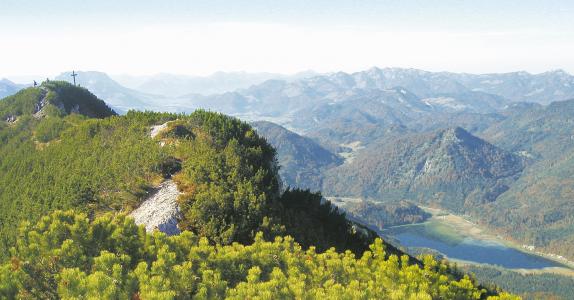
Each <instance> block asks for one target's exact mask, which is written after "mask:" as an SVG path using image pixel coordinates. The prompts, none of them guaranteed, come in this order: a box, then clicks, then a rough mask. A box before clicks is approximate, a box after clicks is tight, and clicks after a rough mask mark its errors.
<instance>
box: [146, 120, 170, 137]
mask: <svg viewBox="0 0 574 300" xmlns="http://www.w3.org/2000/svg"><path fill="white" fill-rule="evenodd" d="M167 123H169V122H165V123H163V124H161V125H155V126H152V127H151V131H150V133H149V136H150V137H151V138H154V137H156V136H157V135H158V134H159V133H160V132H162V131H163V130H164V129H166V128H167Z"/></svg>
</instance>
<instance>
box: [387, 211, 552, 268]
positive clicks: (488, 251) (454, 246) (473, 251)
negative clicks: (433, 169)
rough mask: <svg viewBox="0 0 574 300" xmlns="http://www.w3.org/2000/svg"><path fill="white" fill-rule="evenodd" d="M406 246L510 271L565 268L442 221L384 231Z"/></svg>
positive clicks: (452, 258)
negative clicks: (467, 232)
mask: <svg viewBox="0 0 574 300" xmlns="http://www.w3.org/2000/svg"><path fill="white" fill-rule="evenodd" d="M382 234H383V235H388V236H390V237H392V238H394V239H395V240H397V241H398V242H399V243H400V244H401V245H402V246H404V247H407V248H410V247H424V248H431V249H434V250H436V251H439V252H440V253H442V254H444V255H446V256H447V258H449V259H451V260H463V261H466V262H472V263H481V264H491V265H498V266H501V267H504V268H509V269H540V268H546V267H563V265H562V264H559V263H557V262H555V261H552V260H549V259H546V258H543V257H541V256H537V255H533V254H529V253H526V252H523V251H520V250H518V249H515V248H512V247H508V246H506V245H504V244H503V243H501V242H499V241H496V240H493V239H481V238H479V237H476V236H471V235H465V234H464V233H463V232H458V231H457V230H456V229H455V228H454V227H452V226H449V225H447V224H444V223H443V222H441V221H438V220H432V219H431V221H428V222H425V223H421V224H414V225H404V226H397V227H391V228H389V229H387V230H384V231H383V232H382Z"/></svg>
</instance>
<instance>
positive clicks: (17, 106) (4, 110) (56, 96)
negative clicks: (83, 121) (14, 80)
mask: <svg viewBox="0 0 574 300" xmlns="http://www.w3.org/2000/svg"><path fill="white" fill-rule="evenodd" d="M72 112H74V113H77V114H81V115H84V116H87V117H91V118H105V117H109V116H113V115H115V114H116V113H115V112H114V111H113V110H112V109H110V108H109V107H108V106H107V105H106V103H105V102H104V101H102V100H100V99H98V98H97V97H96V96H94V95H93V94H92V93H90V92H89V91H88V90H86V89H84V88H80V87H77V86H74V85H72V84H70V83H67V82H65V81H51V82H44V83H42V84H41V85H40V86H38V87H31V88H27V89H23V90H21V91H19V92H18V93H16V94H14V95H12V96H9V97H6V98H5V99H3V100H2V101H0V119H1V120H3V121H7V122H14V121H16V119H17V118H18V117H20V116H24V117H26V116H30V115H33V116H34V117H36V118H39V117H43V116H63V115H67V114H70V113H72Z"/></svg>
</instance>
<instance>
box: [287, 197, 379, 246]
mask: <svg viewBox="0 0 574 300" xmlns="http://www.w3.org/2000/svg"><path fill="white" fill-rule="evenodd" d="M280 203H281V207H280V210H279V213H278V218H279V220H281V224H283V225H284V226H285V228H286V232H285V233H286V234H288V235H290V236H292V237H294V238H295V240H296V241H298V242H299V243H300V244H301V245H302V246H304V247H309V246H315V247H316V248H317V249H318V250H319V251H324V250H326V249H328V248H330V247H335V248H336V249H337V250H339V251H344V250H346V249H349V250H352V251H353V252H354V253H357V254H360V253H362V252H363V251H365V250H367V248H366V247H367V245H368V244H369V243H370V242H371V241H372V239H374V236H376V235H375V234H374V233H372V232H370V231H368V230H367V229H364V228H361V227H358V226H356V225H355V226H353V224H352V223H351V222H350V221H348V220H347V219H346V218H345V214H344V213H341V212H339V210H338V209H337V207H336V206H334V205H332V204H331V202H329V201H327V200H324V199H323V197H322V196H321V194H320V193H311V192H309V191H308V190H300V189H294V190H287V191H285V192H284V193H283V195H282V196H281V198H280Z"/></svg>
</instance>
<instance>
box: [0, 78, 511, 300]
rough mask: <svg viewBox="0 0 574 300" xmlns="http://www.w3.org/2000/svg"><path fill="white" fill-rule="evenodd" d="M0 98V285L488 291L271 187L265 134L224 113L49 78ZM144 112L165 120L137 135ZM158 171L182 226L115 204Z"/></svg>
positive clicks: (314, 294)
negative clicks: (146, 104) (173, 196)
mask: <svg viewBox="0 0 574 300" xmlns="http://www.w3.org/2000/svg"><path fill="white" fill-rule="evenodd" d="M38 101H39V102H38ZM39 103H40V104H42V105H41V107H37V105H38V104H39ZM0 108H1V110H0V112H2V113H3V114H4V113H5V114H7V115H9V116H11V117H8V116H6V118H4V119H2V120H0V238H1V244H0V253H1V255H2V257H1V258H0V259H1V261H2V262H4V263H3V264H2V265H1V266H0V298H9V299H11V298H25V299H28V298H40V299H55V298H66V299H71V298H78V297H88V298H100V299H102V298H117V299H126V298H133V299H190V298H197V299H213V298H224V297H226V298H231V299H245V298H258V297H261V298H281V297H283V298H309V299H324V298H332V297H335V296H337V297H343V298H353V299H371V298H379V299H408V298H410V299H433V298H434V299H437V298H443V299H485V298H487V297H489V296H490V295H496V294H497V292H496V291H494V290H486V289H482V288H481V287H479V286H477V285H476V284H475V283H474V281H473V280H472V279H470V278H468V277H467V276H462V275H459V274H457V273H456V272H453V270H452V269H451V268H450V267H449V266H448V265H446V264H445V263H438V262H435V261H433V260H432V259H431V258H428V257H427V258H425V259H424V267H423V263H421V262H416V261H414V260H413V259H412V258H409V257H408V256H406V255H403V256H402V257H399V256H400V255H401V254H402V253H401V252H400V251H398V250H397V249H394V248H392V247H391V246H389V245H386V244H384V243H383V242H382V241H380V240H375V236H374V235H373V233H372V232H371V231H369V230H367V229H365V228H363V227H360V226H358V225H355V224H353V223H351V222H350V221H348V220H347V219H346V218H345V216H344V215H343V214H340V213H339V212H338V211H337V209H336V208H334V207H333V206H331V204H330V203H329V202H328V201H323V199H322V197H321V195H320V194H315V193H310V192H308V191H303V190H286V191H284V192H282V191H281V190H280V188H279V186H280V184H279V180H280V179H279V176H278V174H277V162H276V158H275V150H274V149H273V148H272V147H271V146H270V145H269V144H268V143H267V142H266V141H265V140H264V139H263V138H261V137H259V136H258V135H257V133H256V132H255V131H254V130H253V129H252V128H251V126H249V125H248V124H246V123H244V122H241V121H239V120H237V119H234V118H230V117H227V116H224V115H221V114H217V113H210V112H205V111H196V112H194V113H192V114H190V115H176V114H165V113H152V112H129V113H127V114H126V115H125V116H117V115H115V113H114V112H113V111H112V110H110V109H109V108H107V106H105V104H104V103H103V102H102V101H101V100H98V99H97V98H96V97H94V96H93V95H91V94H90V93H89V92H88V91H87V90H85V89H82V88H78V87H74V86H72V85H69V84H66V83H60V82H50V83H44V84H42V86H40V87H36V88H30V89H25V90H23V91H21V92H19V93H18V94H16V95H14V96H13V97H9V98H5V99H3V100H0ZM39 112H41V113H39ZM156 125H164V126H163V127H162V128H163V130H161V131H160V132H159V134H158V135H157V136H155V137H151V136H150V130H151V127H152V126H156ZM167 177H169V178H171V179H172V180H173V181H174V182H175V183H176V184H177V187H178V189H179V192H180V193H181V194H180V196H179V197H178V199H177V203H178V205H179V208H180V211H181V217H180V219H179V220H178V221H179V227H180V229H181V230H182V231H183V233H182V234H181V235H178V236H173V237H167V236H165V235H164V234H163V233H160V232H156V233H153V234H151V232H148V233H146V232H145V229H144V227H143V226H140V227H138V226H136V225H135V223H134V221H133V219H131V218H127V217H126V213H128V212H130V211H132V210H133V209H134V208H136V207H138V206H139V205H140V203H141V202H142V200H143V199H144V198H145V197H146V196H147V195H148V194H149V193H150V191H151V190H152V189H153V188H154V187H156V186H158V185H159V184H160V183H162V182H163V181H164V180H166V178H167ZM70 209H73V211H71V210H70ZM63 210H66V211H63ZM18 224H21V226H18ZM286 236H290V237H286ZM8 249H11V250H10V251H8ZM328 249H330V250H328ZM346 250H347V251H346ZM325 251H327V252H325ZM323 252H325V253H323ZM397 255H399V256H397ZM502 297H503V298H504V299H511V298H512V297H511V296H508V295H502Z"/></svg>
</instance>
